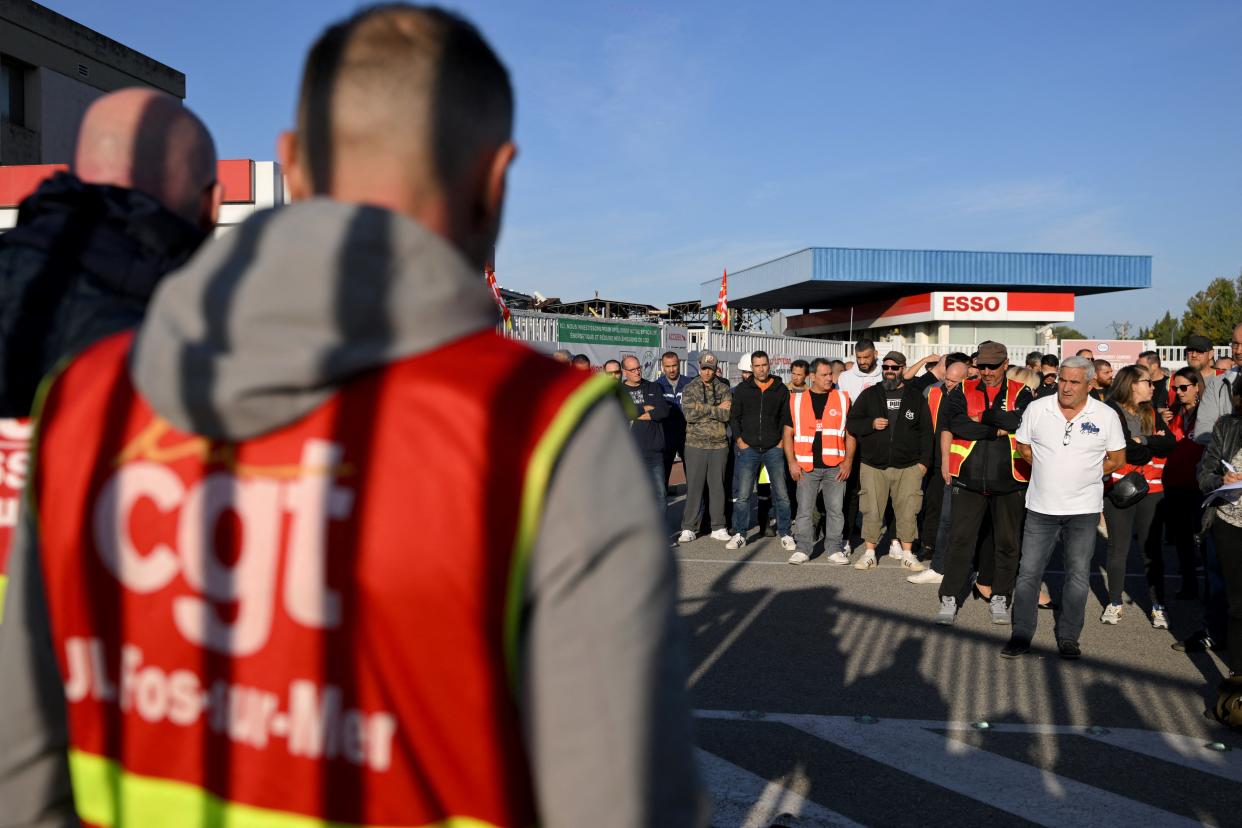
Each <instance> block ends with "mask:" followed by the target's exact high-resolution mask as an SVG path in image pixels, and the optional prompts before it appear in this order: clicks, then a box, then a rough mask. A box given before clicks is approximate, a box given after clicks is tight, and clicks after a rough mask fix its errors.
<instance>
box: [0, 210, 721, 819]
mask: <svg viewBox="0 0 1242 828" xmlns="http://www.w3.org/2000/svg"><path fill="white" fill-rule="evenodd" d="M495 323H496V310H495V307H494V305H493V304H492V299H491V297H490V294H489V293H488V291H487V289H486V287H485V285H484V283H483V279H482V278H481V277H480V275H479V274H478V273H475V272H474V270H473V268H471V267H470V265H469V264H468V263H467V262H466V261H465V260H464V259H463V258H462V257H461V256H460V255H459V254H458V253H457V251H456V250H455V249H454V248H452V247H451V246H450V245H449V244H448V243H447V242H445V241H444V240H443V239H441V238H439V237H438V236H436V235H434V234H432V233H430V232H428V231H427V230H426V229H424V228H423V227H421V226H420V225H418V224H416V223H414V222H412V221H410V220H408V219H405V218H403V217H401V216H398V215H397V214H394V213H391V212H389V211H386V210H381V209H378V208H371V207H358V206H351V205H343V204H337V203H334V202H330V201H327V200H315V201H310V202H303V203H300V204H297V205H293V206H290V207H286V208H283V209H281V210H278V211H274V212H267V213H261V214H258V215H256V216H254V217H253V218H251V219H250V220H248V221H247V222H245V223H244V224H243V225H241V226H240V227H238V228H237V229H236V230H235V231H233V232H232V233H230V234H229V235H227V236H224V237H222V238H220V239H217V240H215V241H213V242H211V243H209V244H207V245H206V246H205V247H204V248H203V249H202V250H201V251H200V252H199V254H198V255H197V256H196V257H195V258H194V259H193V260H192V261H191V262H190V263H189V264H188V265H187V266H186V267H185V268H184V269H183V270H181V271H179V272H177V273H176V274H174V275H173V276H171V277H169V278H168V279H166V280H165V281H164V283H163V285H162V287H161V288H160V290H159V291H158V292H157V294H156V296H155V298H154V300H153V302H152V305H151V308H150V311H149V315H148V317H147V319H146V322H145V323H144V325H143V327H142V329H141V330H140V332H139V335H138V338H137V340H136V343H135V346H134V350H133V352H132V354H131V374H132V377H133V379H134V381H135V383H136V385H137V387H138V388H139V390H140V391H141V392H142V394H143V395H144V396H145V397H146V399H147V400H148V401H149V402H150V404H151V405H152V406H153V407H154V408H155V410H156V411H157V412H159V414H160V415H161V416H163V417H164V418H166V419H168V420H169V421H171V422H172V423H173V424H174V425H176V426H177V427H178V428H181V429H183V430H187V431H192V432H195V433H198V434H203V435H206V436H209V437H212V438H214V439H220V440H244V439H247V438H250V437H254V436H256V435H260V434H263V433H266V432H269V431H271V430H273V429H276V428H279V427H281V426H283V425H286V424H288V423H290V422H292V421H293V420H295V419H297V418H299V417H301V416H302V415H304V414H306V413H308V412H309V411H311V410H312V409H314V408H315V407H317V406H318V405H319V404H321V403H322V402H324V401H325V400H326V399H327V398H328V397H329V396H330V395H331V394H332V393H333V392H334V391H335V390H336V389H337V388H338V387H340V386H341V385H342V384H343V383H344V382H346V381H347V380H349V379H350V378H351V377H353V376H355V375H357V374H358V373H359V372H361V371H365V370H367V369H369V368H374V367H377V366H380V365H383V364H386V363H389V362H393V361H395V360H398V359H401V358H403V357H405V356H409V355H412V354H416V353H419V352H422V351H426V350H428V349H430V348H433V347H436V346H437V345H441V344H444V343H447V342H450V341H452V340H455V339H458V338H460V337H462V336H465V335H468V334H471V333H474V332H477V331H479V330H484V329H487V328H489V327H491V326H493V325H495ZM627 431H628V427H627V423H626V420H625V417H624V415H623V413H622V411H621V409H620V407H619V406H617V405H612V404H609V403H607V402H605V403H601V404H598V405H596V406H595V408H594V409H593V410H592V411H590V412H589V413H588V414H587V415H586V417H585V419H584V420H583V422H582V423H581V424H580V426H579V427H578V429H577V431H576V432H575V434H574V435H573V436H572V437H571V438H570V439H569V441H568V443H567V444H566V447H565V449H564V452H563V454H562V456H561V459H560V462H559V463H558V465H557V468H556V471H555V472H554V474H553V477H552V480H551V482H550V485H549V491H548V495H547V500H546V504H545V510H544V517H543V523H542V526H541V528H540V530H539V534H538V538H537V540H536V543H535V545H534V548H533V550H532V553H531V562H530V568H529V572H528V576H527V582H526V594H525V598H526V607H525V610H526V611H525V612H524V614H523V616H524V618H525V619H526V621H525V623H524V626H523V628H522V629H521V633H520V642H519V646H520V671H521V675H520V683H519V695H520V697H519V699H518V703H519V708H520V713H521V717H522V723H523V730H524V733H525V736H526V742H527V745H526V746H527V752H528V754H529V761H530V765H531V769H532V775H533V779H534V784H535V788H536V798H537V802H538V806H539V811H540V822H541V823H542V824H543V825H545V826H581V825H592V826H618V827H620V826H633V825H661V826H663V825H668V826H683V825H696V824H702V823H703V822H705V819H706V813H705V809H704V808H703V805H702V803H703V798H702V796H701V794H700V788H699V782H698V778H697V773H696V769H695V765H694V758H693V753H692V745H691V732H690V713H689V702H688V696H687V693H686V691H685V681H686V674H687V670H686V663H685V642H684V633H683V630H682V627H681V625H680V623H679V621H678V619H677V616H676V612H675V600H676V595H677V577H676V570H675V566H674V562H673V559H672V556H671V554H670V551H669V547H668V544H667V542H666V540H665V538H664V537H663V535H662V533H661V532H660V531H659V530H658V529H657V528H656V527H658V526H660V525H661V517H662V516H660V515H658V514H657V513H656V511H655V506H654V503H653V501H652V499H651V494H650V481H649V480H648V473H647V471H646V470H645V469H644V468H643V467H642V465H641V464H640V462H639V459H638V456H637V453H636V452H635V450H634V448H633V445H632V441H631V440H630V439H629V436H628V433H627ZM601 469H606V470H607V472H606V473H601V471H600V470H601ZM514 496H515V497H516V496H518V493H517V492H514ZM29 517H30V516H27V518H29ZM38 543H39V540H38V534H37V530H36V529H35V521H34V520H33V519H26V520H24V521H23V522H22V524H21V525H20V526H19V529H18V532H17V538H16V540H15V541H14V547H13V549H12V554H11V559H10V583H9V589H8V596H7V602H6V605H5V610H4V613H5V614H4V618H3V623H0V803H2V805H0V826H16V825H21V826H61V825H73V824H75V817H74V816H73V807H72V798H71V792H70V789H69V783H68V768H67V762H66V755H65V750H66V746H67V743H68V742H67V735H66V727H65V706H64V692H63V689H62V682H61V678H60V675H59V672H58V669H57V666H56V661H55V658H54V655H53V652H52V644H51V634H50V630H49V624H48V613H47V607H46V604H45V598H44V590H43V581H42V573H41V570H40V566H39V555H38Z"/></svg>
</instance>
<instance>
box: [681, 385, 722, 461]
mask: <svg viewBox="0 0 1242 828" xmlns="http://www.w3.org/2000/svg"><path fill="white" fill-rule="evenodd" d="M732 397H733V394H732V391H731V390H730V389H729V383H727V382H725V381H724V380H722V379H721V378H720V377H714V378H713V379H712V384H711V385H710V386H709V385H707V384H706V383H704V382H703V381H702V380H700V379H698V378H696V379H695V380H694V382H692V383H690V384H689V385H687V386H686V390H685V391H683V392H682V395H681V413H682V414H683V415H685V418H686V445H687V446H693V447H695V448H700V449H721V448H728V447H729V435H728V432H727V431H726V429H727V428H728V426H729V410H728V409H727V408H721V407H720V404H721V403H723V402H726V401H728V400H731V399H732Z"/></svg>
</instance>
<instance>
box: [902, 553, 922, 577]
mask: <svg viewBox="0 0 1242 828" xmlns="http://www.w3.org/2000/svg"><path fill="white" fill-rule="evenodd" d="M901 566H902V568H904V569H908V570H910V571H911V572H922V571H923V570H925V569H927V567H926V566H924V565H923V564H922V562H920V561H919V559H918V558H916V557H914V553H913V552H905V553H903V554H902V556H901Z"/></svg>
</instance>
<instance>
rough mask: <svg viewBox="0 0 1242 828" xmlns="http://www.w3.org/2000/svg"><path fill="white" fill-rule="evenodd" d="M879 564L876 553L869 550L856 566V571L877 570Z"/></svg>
mask: <svg viewBox="0 0 1242 828" xmlns="http://www.w3.org/2000/svg"><path fill="white" fill-rule="evenodd" d="M877 566H879V564H877V563H876V562H875V552H874V551H873V550H871V549H868V550H867V551H866V552H864V553H863V556H862V557H861V558H859V559H858V563H856V564H854V568H855V569H875V568H876V567H877Z"/></svg>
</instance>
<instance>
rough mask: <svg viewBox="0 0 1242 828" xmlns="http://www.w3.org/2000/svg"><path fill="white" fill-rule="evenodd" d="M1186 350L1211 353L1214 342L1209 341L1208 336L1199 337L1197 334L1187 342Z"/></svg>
mask: <svg viewBox="0 0 1242 828" xmlns="http://www.w3.org/2000/svg"><path fill="white" fill-rule="evenodd" d="M1186 350H1187V351H1198V352H1199V353H1201V354H1208V353H1211V352H1212V340H1210V339H1208V338H1207V337H1206V336H1199V335H1198V334H1195V335H1194V336H1192V337H1190V338H1189V339H1187V340H1186Z"/></svg>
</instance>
